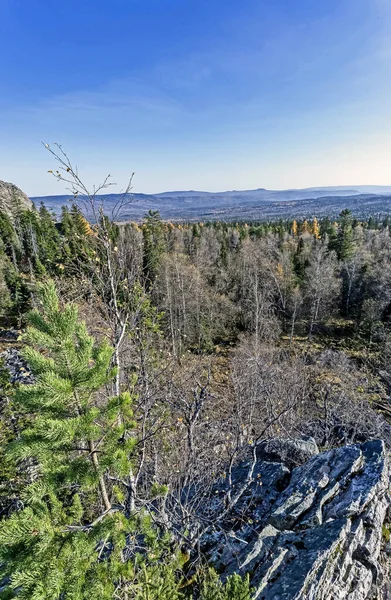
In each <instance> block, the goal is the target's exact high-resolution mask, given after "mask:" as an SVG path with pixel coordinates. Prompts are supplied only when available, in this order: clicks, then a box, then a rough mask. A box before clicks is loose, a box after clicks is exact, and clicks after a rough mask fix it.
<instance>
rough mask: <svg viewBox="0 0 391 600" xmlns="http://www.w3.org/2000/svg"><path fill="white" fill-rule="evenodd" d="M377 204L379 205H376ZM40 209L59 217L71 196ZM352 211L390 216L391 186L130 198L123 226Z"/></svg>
mask: <svg viewBox="0 0 391 600" xmlns="http://www.w3.org/2000/svg"><path fill="white" fill-rule="evenodd" d="M100 198H101V199H102V200H104V202H105V205H106V208H107V212H110V208H111V207H114V206H115V204H116V203H117V202H118V200H119V199H120V198H121V194H104V195H101V196H100ZM374 198H376V199H377V200H376V202H374ZM32 200H33V202H34V203H35V204H36V205H38V204H39V203H40V202H43V203H44V204H45V205H46V206H47V207H48V208H49V209H51V210H53V211H54V212H55V213H56V214H60V212H61V207H62V206H64V205H69V204H70V203H71V202H72V201H73V196H70V195H61V196H40V197H33V198H32ZM350 205H352V206H353V205H354V209H355V210H356V212H358V213H359V214H361V213H363V214H365V213H367V212H368V210H375V211H377V212H381V213H383V212H384V213H387V214H388V213H389V212H390V211H391V186H372V185H360V186H327V187H312V188H304V189H289V190H267V189H264V188H258V189H255V190H231V191H225V192H204V191H197V190H188V191H170V192H161V193H157V194H141V193H135V194H130V195H129V203H127V205H126V207H125V209H124V211H123V213H122V214H121V220H123V221H125V220H140V219H142V218H143V216H144V215H145V213H146V212H148V211H149V210H158V211H159V212H160V214H161V216H162V217H163V218H164V219H172V220H197V219H198V220H199V219H211V220H212V219H222V220H225V219H226V220H232V219H235V218H237V219H262V218H280V217H282V218H289V217H296V218H300V217H306V216H311V215H314V214H316V215H318V216H324V215H328V216H335V214H338V213H339V212H340V210H342V209H343V208H345V207H347V208H349V207H350Z"/></svg>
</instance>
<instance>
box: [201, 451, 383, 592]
mask: <svg viewBox="0 0 391 600" xmlns="http://www.w3.org/2000/svg"><path fill="white" fill-rule="evenodd" d="M246 472H247V469H246V467H245V465H243V466H241V467H238V469H237V471H236V472H235V476H236V480H235V478H234V481H236V485H240V474H241V473H242V474H243V476H244V474H245V473H246ZM286 472H287V469H286V467H283V465H281V464H280V465H278V464H276V463H266V462H263V461H262V462H261V461H258V462H257V465H256V469H255V470H254V477H253V481H252V482H251V483H250V485H249V487H248V489H247V490H246V492H245V494H243V496H242V498H241V500H240V502H239V503H238V504H237V505H236V506H235V507H234V508H233V510H232V512H231V514H230V515H229V517H227V519H226V521H225V523H224V524H223V528H225V530H224V532H223V533H222V534H221V535H220V537H219V536H218V535H217V534H216V533H215V537H214V547H213V549H212V550H211V551H210V552H209V558H211V560H212V561H213V562H214V563H215V565H216V568H218V570H219V571H220V573H221V575H222V578H223V579H224V578H225V577H227V576H228V575H230V574H232V573H234V572H237V573H240V574H245V573H249V574H250V579H251V584H252V586H253V587H254V589H255V593H254V596H253V598H256V599H257V600H299V599H300V600H332V599H333V600H342V599H345V598H346V599H351V600H369V599H370V598H376V597H380V596H379V594H380V591H379V590H380V587H381V583H382V569H381V566H380V563H379V560H378V559H379V554H380V550H381V546H382V526H383V523H384V520H385V517H386V513H387V510H388V509H389V506H390V492H389V486H390V484H389V464H388V460H387V455H386V451H385V447H384V444H383V442H381V441H379V440H373V441H368V442H366V443H363V444H355V445H352V446H345V447H342V448H336V449H333V450H331V451H329V452H324V453H321V454H316V453H314V455H313V456H312V457H311V458H310V459H309V460H308V462H307V463H305V464H303V465H301V466H299V467H297V468H295V469H293V471H292V473H291V475H290V476H289V473H288V476H287V473H286ZM259 480H261V482H262V485H259V483H260V481H259ZM281 487H283V489H281ZM239 515H242V516H243V515H246V519H242V521H241V522H242V523H243V521H246V523H245V524H244V523H243V525H241V526H240V527H238V518H239ZM249 517H250V518H249ZM235 519H236V520H235ZM249 521H250V522H251V525H249ZM233 524H235V526H233ZM204 542H205V540H204Z"/></svg>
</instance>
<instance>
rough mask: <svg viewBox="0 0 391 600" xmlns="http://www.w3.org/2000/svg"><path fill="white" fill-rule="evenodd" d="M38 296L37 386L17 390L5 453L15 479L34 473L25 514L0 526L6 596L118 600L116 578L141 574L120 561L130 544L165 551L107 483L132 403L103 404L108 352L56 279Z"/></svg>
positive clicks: (125, 466) (30, 350) (32, 350)
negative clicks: (14, 433)
mask: <svg viewBox="0 0 391 600" xmlns="http://www.w3.org/2000/svg"><path fill="white" fill-rule="evenodd" d="M40 298H41V304H42V307H41V310H40V311H37V310H36V311H34V312H32V313H31V314H30V316H29V324H30V325H29V328H28V330H27V333H26V336H25V341H26V343H27V344H28V346H27V348H26V350H25V351H24V356H25V358H26V359H27V360H28V362H29V364H30V368H31V370H32V372H33V373H34V375H35V377H36V383H35V384H33V385H21V386H20V388H19V389H18V390H17V393H16V395H15V402H14V403H15V409H16V410H19V413H20V415H22V417H23V423H24V424H23V427H22V430H21V432H20V435H19V436H18V437H17V439H16V440H14V441H13V442H11V443H10V444H9V445H8V448H7V458H8V461H10V463H13V464H15V465H16V466H17V468H18V469H19V478H22V479H23V477H25V470H26V467H25V465H26V464H30V465H31V464H34V465H35V467H34V473H35V476H34V477H32V478H30V479H31V481H30V482H29V484H28V485H27V486H25V489H24V490H23V493H22V495H21V500H22V502H23V506H24V508H23V510H20V511H19V512H15V513H14V514H12V515H11V516H10V517H9V518H8V519H6V520H4V521H3V522H2V523H1V525H0V565H1V566H0V576H3V577H6V578H7V579H8V578H9V581H8V583H7V584H6V586H5V588H4V589H3V591H2V592H1V594H0V597H2V598H10V597H17V598H18V599H21V600H27V599H28V600H32V599H34V600H48V599H59V598H61V599H64V600H79V599H80V600H81V599H83V600H84V599H86V600H87V598H112V594H113V592H114V588H115V586H116V585H118V582H119V581H123V580H125V581H126V580H129V581H132V580H133V579H134V578H135V566H134V564H135V561H132V560H128V561H126V560H124V555H125V554H124V553H126V552H128V554H129V555H130V556H132V544H133V547H134V548H135V546H136V545H137V546H138V548H139V550H138V551H139V552H141V553H142V549H143V548H145V552H144V555H145V556H148V554H147V550H148V549H149V550H150V552H151V553H152V552H154V554H155V555H156V556H159V548H160V546H159V545H158V541H157V536H156V535H155V534H154V532H153V530H152V528H151V524H150V521H149V519H148V518H146V517H142V518H141V517H140V516H133V515H131V514H129V513H128V512H127V510H126V486H122V489H120V487H121V486H120V484H118V488H117V487H116V486H113V485H112V484H110V485H109V483H110V482H111V481H113V480H115V481H117V482H121V481H122V479H123V478H126V475H127V472H128V470H129V465H130V457H131V454H132V450H133V448H134V444H135V440H134V438H133V437H132V436H131V435H129V432H130V431H131V429H132V426H133V418H132V411H131V398H130V397H129V395H128V394H122V395H121V396H119V397H116V398H110V399H108V400H107V399H106V398H105V394H104V386H105V384H107V383H108V382H109V381H110V379H111V378H112V377H113V376H114V372H113V370H112V369H110V364H111V356H112V349H111V348H110V347H109V346H108V345H107V344H106V343H102V344H96V343H95V342H94V340H93V338H92V337H91V336H90V335H89V334H88V332H87V330H86V327H85V324H84V323H83V322H80V321H79V318H78V312H77V309H76V307H75V306H73V305H68V306H65V307H61V306H60V304H59V300H58V297H57V295H56V291H55V288H54V285H53V284H52V283H49V284H45V285H44V286H42V288H41V292H40ZM108 475H110V477H111V478H112V479H109V477H108ZM131 540H136V541H133V542H132V541H131ZM133 554H134V551H133ZM140 564H142V560H141V559H140Z"/></svg>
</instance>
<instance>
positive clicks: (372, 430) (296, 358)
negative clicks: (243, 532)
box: [0, 166, 391, 600]
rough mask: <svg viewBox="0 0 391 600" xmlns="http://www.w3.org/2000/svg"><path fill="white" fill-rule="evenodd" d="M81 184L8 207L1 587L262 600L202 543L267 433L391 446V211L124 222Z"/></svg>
mask: <svg viewBox="0 0 391 600" xmlns="http://www.w3.org/2000/svg"><path fill="white" fill-rule="evenodd" d="M67 169H69V171H68V172H70V175H69V177H72V174H73V171H71V167H69V166H68V167H67ZM65 173H67V171H65ZM67 176H68V175H67ZM74 183H75V185H76V186H77V184H78V182H77V180H76V182H74ZM76 191H78V190H77V189H76ZM79 193H80V196H78V194H75V201H74V203H73V204H72V205H70V206H69V207H64V208H63V211H62V215H61V219H59V220H57V221H56V220H55V219H54V217H53V216H52V215H51V214H50V212H49V211H48V210H47V209H46V208H45V206H43V205H42V206H40V207H37V208H34V209H32V210H24V209H22V208H21V207H18V206H17V205H15V207H14V208H13V210H12V211H11V212H10V213H7V212H1V213H0V310H1V327H2V329H1V340H2V341H1V348H0V350H1V352H2V354H1V360H2V363H1V371H0V386H1V387H0V400H1V404H0V453H1V463H0V515H1V521H0V572H1V586H0V598H4V599H9V598H18V599H21V600H22V599H25V600H47V599H52V600H59V599H61V600H63V599H64V600H79V599H80V600H81V599H83V600H86V599H95V598H96V599H98V598H102V599H106V598H107V599H111V598H116V599H121V600H122V599H123V600H125V599H126V600H127V599H134V600H157V599H159V600H176V599H179V598H184V599H186V598H187V599H191V598H193V599H200V600H212V599H217V600H234V599H238V600H246V599H247V600H248V599H249V598H251V597H252V596H251V594H252V591H251V585H250V582H249V578H248V577H247V576H245V575H244V576H241V575H240V574H235V573H234V574H231V575H229V576H228V577H226V578H224V579H223V580H220V578H219V577H218V572H217V571H216V570H214V569H213V568H212V566H211V563H210V561H209V560H208V556H209V554H208V547H207V544H206V545H205V544H204V545H202V543H201V540H204V539H209V541H210V540H213V535H215V534H216V532H221V531H223V529H224V527H223V521H224V519H225V517H226V515H227V514H228V513H229V511H232V510H233V509H234V508H235V506H237V505H238V503H239V501H240V499H241V496H242V495H243V493H244V492H245V487H246V483H247V484H248V483H249V481H250V479H251V478H252V477H253V471H254V464H255V460H256V451H257V448H258V447H259V445H260V444H261V443H263V442H264V441H265V440H268V439H272V438H287V439H291V438H300V437H304V438H306V439H307V438H313V439H314V440H315V441H316V444H317V445H318V446H319V448H320V449H321V450H329V449H332V448H336V447H339V446H343V445H346V444H351V443H356V442H363V441H365V440H367V439H371V438H377V437H378V438H382V439H383V440H385V443H386V445H388V446H390V444H391V431H390V425H389V421H390V418H391V412H390V409H389V408H388V394H389V391H388V387H389V383H390V378H391V375H390V374H389V373H388V371H387V368H388V364H389V360H390V356H391V328H390V325H391V323H390V315H391V235H390V228H389V226H390V221H389V218H386V219H384V220H381V221H379V220H376V218H370V219H369V220H367V221H358V220H357V219H355V218H354V216H353V215H352V214H351V213H350V212H349V211H348V210H345V211H343V212H342V213H341V214H340V216H339V218H338V220H337V221H336V222H332V221H330V220H329V219H327V218H326V219H321V220H317V219H316V218H315V217H313V218H312V219H308V220H305V221H300V222H296V221H283V220H281V221H278V222H248V223H244V222H239V223H236V224H235V223H225V222H213V223H212V222H211V223H208V222H200V223H186V222H183V223H175V224H174V223H170V222H163V221H162V220H161V218H160V216H159V213H157V212H150V213H148V214H146V215H145V218H144V219H143V221H142V222H140V223H122V222H120V220H119V213H120V209H121V206H119V207H118V212H117V213H115V214H112V215H107V214H106V213H105V211H104V206H102V204H101V203H100V200H99V195H95V194H88V193H86V191H85V190H81V192H80V190H79ZM11 345H12V348H13V349H14V348H17V352H18V356H19V357H20V361H21V365H22V366H20V368H19V370H18V372H17V373H16V374H15V373H13V372H11V371H10V369H9V367H8V366H7V364H8V363H9V361H10V356H11V355H12V352H13V351H14V350H12V352H11V350H10V346H11ZM241 461H247V463H246V464H247V465H248V472H247V475H246V477H245V478H244V483H243V485H242V486H238V485H236V486H235V485H234V483H233V473H234V470H235V468H236V466H237V465H238V464H239V463H240V462H241ZM216 482H218V483H216ZM216 496H218V501H217V499H216ZM242 519H243V521H246V520H247V521H248V523H249V526H251V522H250V519H249V517H248V515H246V513H245V512H244V513H243V514H242ZM208 536H209V538H208ZM209 543H210V544H211V542H209Z"/></svg>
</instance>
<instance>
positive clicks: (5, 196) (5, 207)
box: [0, 181, 33, 216]
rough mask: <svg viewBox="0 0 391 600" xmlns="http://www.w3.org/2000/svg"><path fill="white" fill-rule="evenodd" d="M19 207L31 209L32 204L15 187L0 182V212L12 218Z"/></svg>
mask: <svg viewBox="0 0 391 600" xmlns="http://www.w3.org/2000/svg"><path fill="white" fill-rule="evenodd" d="M19 207H20V208H22V209H24V210H26V209H31V208H32V207H33V203H32V202H31V200H30V198H29V197H28V196H26V194H25V193H24V192H22V190H20V189H19V188H18V187H17V186H16V185H14V184H13V183H6V182H5V181H0V210H2V211H4V212H6V213H7V214H9V215H11V216H12V215H13V214H14V212H15V210H17V209H18V208H19Z"/></svg>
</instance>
